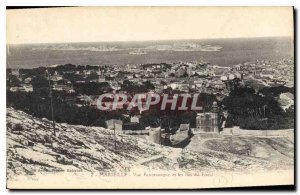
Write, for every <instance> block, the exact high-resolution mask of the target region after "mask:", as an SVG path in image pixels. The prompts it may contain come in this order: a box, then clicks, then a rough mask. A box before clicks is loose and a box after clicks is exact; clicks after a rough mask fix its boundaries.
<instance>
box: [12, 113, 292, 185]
mask: <svg viewBox="0 0 300 195" xmlns="http://www.w3.org/2000/svg"><path fill="white" fill-rule="evenodd" d="M56 130H57V135H56V137H54V136H52V131H53V129H52V126H51V123H50V121H48V120H46V119H38V118H34V117H32V116H31V115H28V114H26V113H24V112H22V111H17V110H15V109H13V108H7V176H8V179H13V178H14V176H16V175H26V176H33V175H35V174H36V173H37V172H38V173H42V174H44V175H47V174H49V172H51V173H52V174H56V173H59V172H61V171H68V170H71V171H72V172H76V171H85V172H90V173H94V172H97V171H98V172H99V171H101V172H103V171H114V170H119V171H125V170H132V169H137V168H142V169H144V168H147V169H155V170H166V171H168V170H170V171H171V170H178V169H180V170H182V171H184V170H240V171H246V170H251V169H261V170H263V169H266V168H268V169H269V168H276V165H277V164H274V163H273V162H272V161H271V160H269V159H262V158H256V157H253V156H246V155H240V154H235V153H230V152H227V153H225V152H224V151H214V150H199V151H192V150H190V149H189V147H187V148H186V149H183V150H182V149H178V148H171V147H166V146H160V145H157V144H154V143H151V142H148V141H146V140H143V139H139V138H136V137H132V136H129V135H122V134H117V135H116V137H114V136H113V134H112V133H113V132H112V131H110V130H107V129H104V128H101V127H85V126H73V125H68V124H56ZM115 140H116V150H115V147H114V142H115ZM278 151H280V149H278ZM283 152H284V151H283ZM291 157H292V156H289V158H291Z"/></svg>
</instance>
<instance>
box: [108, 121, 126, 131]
mask: <svg viewBox="0 0 300 195" xmlns="http://www.w3.org/2000/svg"><path fill="white" fill-rule="evenodd" d="M106 127H107V129H110V130H115V131H116V132H118V133H122V132H123V121H121V120H117V119H110V120H107V121H106Z"/></svg>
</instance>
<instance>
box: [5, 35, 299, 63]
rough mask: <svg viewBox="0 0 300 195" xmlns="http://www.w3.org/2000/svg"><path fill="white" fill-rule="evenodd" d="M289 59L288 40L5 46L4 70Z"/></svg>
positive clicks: (290, 43)
mask: <svg viewBox="0 0 300 195" xmlns="http://www.w3.org/2000/svg"><path fill="white" fill-rule="evenodd" d="M191 45H192V46H191ZM199 46H200V47H201V46H205V47H219V48H221V49H219V50H215V51H214V50H211V51H206V50H201V49H199ZM178 48H179V49H178ZM293 56H294V40H293V38H291V37H268V38H234V39H201V40H167V41H131V42H92V43H48V44H47V43H45V44H19V45H7V52H6V57H7V68H35V67H40V66H51V65H57V64H75V65H125V64H148V63H162V62H164V63H177V62H182V61H184V62H188V61H205V62H209V63H211V64H214V65H219V66H232V65H236V64H241V63H244V62H253V61H254V62H255V61H257V60H264V59H266V60H276V59H282V58H289V59H291V58H293Z"/></svg>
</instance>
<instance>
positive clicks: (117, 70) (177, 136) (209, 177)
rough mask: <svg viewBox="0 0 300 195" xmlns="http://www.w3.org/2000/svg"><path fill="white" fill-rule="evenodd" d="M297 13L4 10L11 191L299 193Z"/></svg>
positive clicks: (246, 9)
mask: <svg viewBox="0 0 300 195" xmlns="http://www.w3.org/2000/svg"><path fill="white" fill-rule="evenodd" d="M294 87H295V58H294V8H293V7H291V6H277V7H200V6H193V7H192V6H190V7H154V6H153V7H151V6H148V7H130V6H128V7H103V6H102V7H101V6H98V7H96V6H93V7H47V8H46V7H44V8H43V7H40V8H26V9H25V8H13V9H12V8H7V10H6V182H7V188H8V189H211V188H212V189H217V188H237V187H239V188H240V187H263V186H265V187H266V186H294V185H295V184H294V182H295V181H294V178H295V164H294V163H295V153H294V152H295V138H294V130H295V103H294V102H295V99H294V98H295V88H294Z"/></svg>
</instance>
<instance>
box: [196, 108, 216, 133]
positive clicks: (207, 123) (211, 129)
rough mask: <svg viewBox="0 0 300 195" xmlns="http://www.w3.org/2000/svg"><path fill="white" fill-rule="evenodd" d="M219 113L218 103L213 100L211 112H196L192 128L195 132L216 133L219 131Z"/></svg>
mask: <svg viewBox="0 0 300 195" xmlns="http://www.w3.org/2000/svg"><path fill="white" fill-rule="evenodd" d="M218 121H219V115H218V105H217V102H214V103H213V105H212V109H211V112H205V113H198V114H197V117H196V128H195V129H194V130H193V133H194V134H197V133H218V132H219V122H218Z"/></svg>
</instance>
